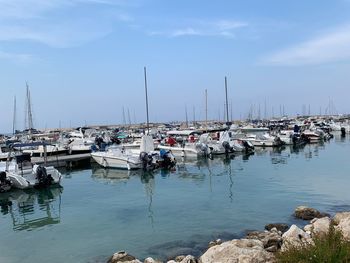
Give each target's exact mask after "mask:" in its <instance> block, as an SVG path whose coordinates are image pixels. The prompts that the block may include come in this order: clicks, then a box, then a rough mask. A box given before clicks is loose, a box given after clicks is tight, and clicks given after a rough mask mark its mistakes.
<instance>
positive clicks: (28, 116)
mask: <svg viewBox="0 0 350 263" xmlns="http://www.w3.org/2000/svg"><path fill="white" fill-rule="evenodd" d="M26 88H27V90H26V109H25V110H26V112H25V126H27V125H28V126H27V127H25V128H28V129H29V133H31V130H32V129H33V113H32V102H31V98H30V90H29V85H28V82H26ZM27 121H28V123H27Z"/></svg>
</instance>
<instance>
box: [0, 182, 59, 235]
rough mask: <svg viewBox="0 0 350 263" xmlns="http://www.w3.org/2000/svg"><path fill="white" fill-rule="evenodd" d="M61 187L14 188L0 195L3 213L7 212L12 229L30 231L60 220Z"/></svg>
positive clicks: (0, 205)
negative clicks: (39, 188)
mask: <svg viewBox="0 0 350 263" xmlns="http://www.w3.org/2000/svg"><path fill="white" fill-rule="evenodd" d="M62 192H63V188H62V187H55V188H47V189H41V190H34V189H31V190H26V191H24V190H14V191H11V192H8V193H3V194H1V195H0V208H1V213H2V214H3V215H7V214H9V215H10V217H11V220H12V225H13V230H14V231H23V230H26V231H31V230H34V229H37V228H42V227H44V226H48V225H55V224H59V223H60V221H61V218H60V216H61V194H62Z"/></svg>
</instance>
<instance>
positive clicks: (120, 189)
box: [0, 135, 350, 263]
mask: <svg viewBox="0 0 350 263" xmlns="http://www.w3.org/2000/svg"><path fill="white" fill-rule="evenodd" d="M349 154H350V140H349V139H348V138H341V137H340V135H336V136H335V138H334V139H332V140H331V141H330V142H327V143H324V144H313V145H306V146H304V147H302V148H293V147H284V148H280V149H272V148H265V149H257V150H256V152H255V154H253V155H250V156H242V155H237V156H229V157H224V156H222V157H214V158H213V159H212V160H211V159H201V160H198V161H191V160H185V161H182V160H178V165H177V167H176V171H171V172H166V171H155V172H152V173H145V172H141V171H131V172H128V171H119V170H108V169H102V168H99V167H98V166H96V165H92V166H91V167H85V168H81V169H79V170H71V171H62V174H63V175H64V179H63V181H62V188H51V189H47V190H40V191H38V190H31V191H20V190H16V191H12V192H9V193H6V194H0V204H1V207H0V208H1V212H0V262H8V263H17V262H27V263H34V262H35V263H37V262H51V263H61V262H74V263H76V262H78V263H80V262H81V263H87V262H106V260H107V259H108V257H109V256H110V255H112V254H113V253H114V252H116V251H120V250H125V251H127V252H128V253H129V254H132V255H134V256H136V257H138V258H140V259H142V258H145V257H148V256H152V257H154V258H159V259H163V260H165V259H168V258H171V257H174V256H177V255H180V254H194V255H199V254H200V253H202V252H203V251H205V249H206V247H207V244H208V242H209V241H211V240H213V239H216V238H222V239H232V238H235V237H241V236H242V235H244V233H245V231H247V230H255V229H257V230H262V229H263V228H264V225H265V224H267V223H275V222H282V223H288V224H292V223H298V224H302V222H301V221H297V220H296V219H294V218H293V216H292V213H293V211H294V209H295V207H296V206H298V205H308V206H312V207H315V208H317V209H319V210H321V211H325V212H329V213H331V214H333V213H335V212H336V211H342V210H349V208H350V207H349V204H350V192H349V181H350V174H349V173H348V171H349V170H350V162H349Z"/></svg>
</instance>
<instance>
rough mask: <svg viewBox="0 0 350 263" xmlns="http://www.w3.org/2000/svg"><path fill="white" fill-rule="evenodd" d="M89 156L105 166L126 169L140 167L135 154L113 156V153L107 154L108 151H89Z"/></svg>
mask: <svg viewBox="0 0 350 263" xmlns="http://www.w3.org/2000/svg"><path fill="white" fill-rule="evenodd" d="M91 157H92V158H93V159H94V160H95V162H97V163H98V164H99V165H101V166H102V167H105V168H117V169H126V170H133V169H141V168H142V163H141V161H140V160H139V159H138V158H136V156H135V157H133V156H130V157H128V156H113V154H109V153H108V152H95V153H91Z"/></svg>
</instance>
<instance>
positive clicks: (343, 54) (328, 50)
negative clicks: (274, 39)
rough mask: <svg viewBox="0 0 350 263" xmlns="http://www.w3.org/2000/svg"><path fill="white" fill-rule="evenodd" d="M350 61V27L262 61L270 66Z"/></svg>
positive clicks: (338, 29)
mask: <svg viewBox="0 0 350 263" xmlns="http://www.w3.org/2000/svg"><path fill="white" fill-rule="evenodd" d="M345 60H350V25H345V26H341V27H338V28H336V29H333V30H332V31H330V32H328V33H326V34H323V35H321V36H318V37H315V38H313V39H310V40H308V41H305V42H303V43H300V44H298V45H295V46H292V47H290V48H286V49H284V50H281V51H278V52H275V53H273V54H270V55H269V56H266V57H264V58H262V59H261V62H262V63H263V64H268V65H291V66H293V65H308V64H309V65H310V64H323V63H329V62H336V61H345Z"/></svg>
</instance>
